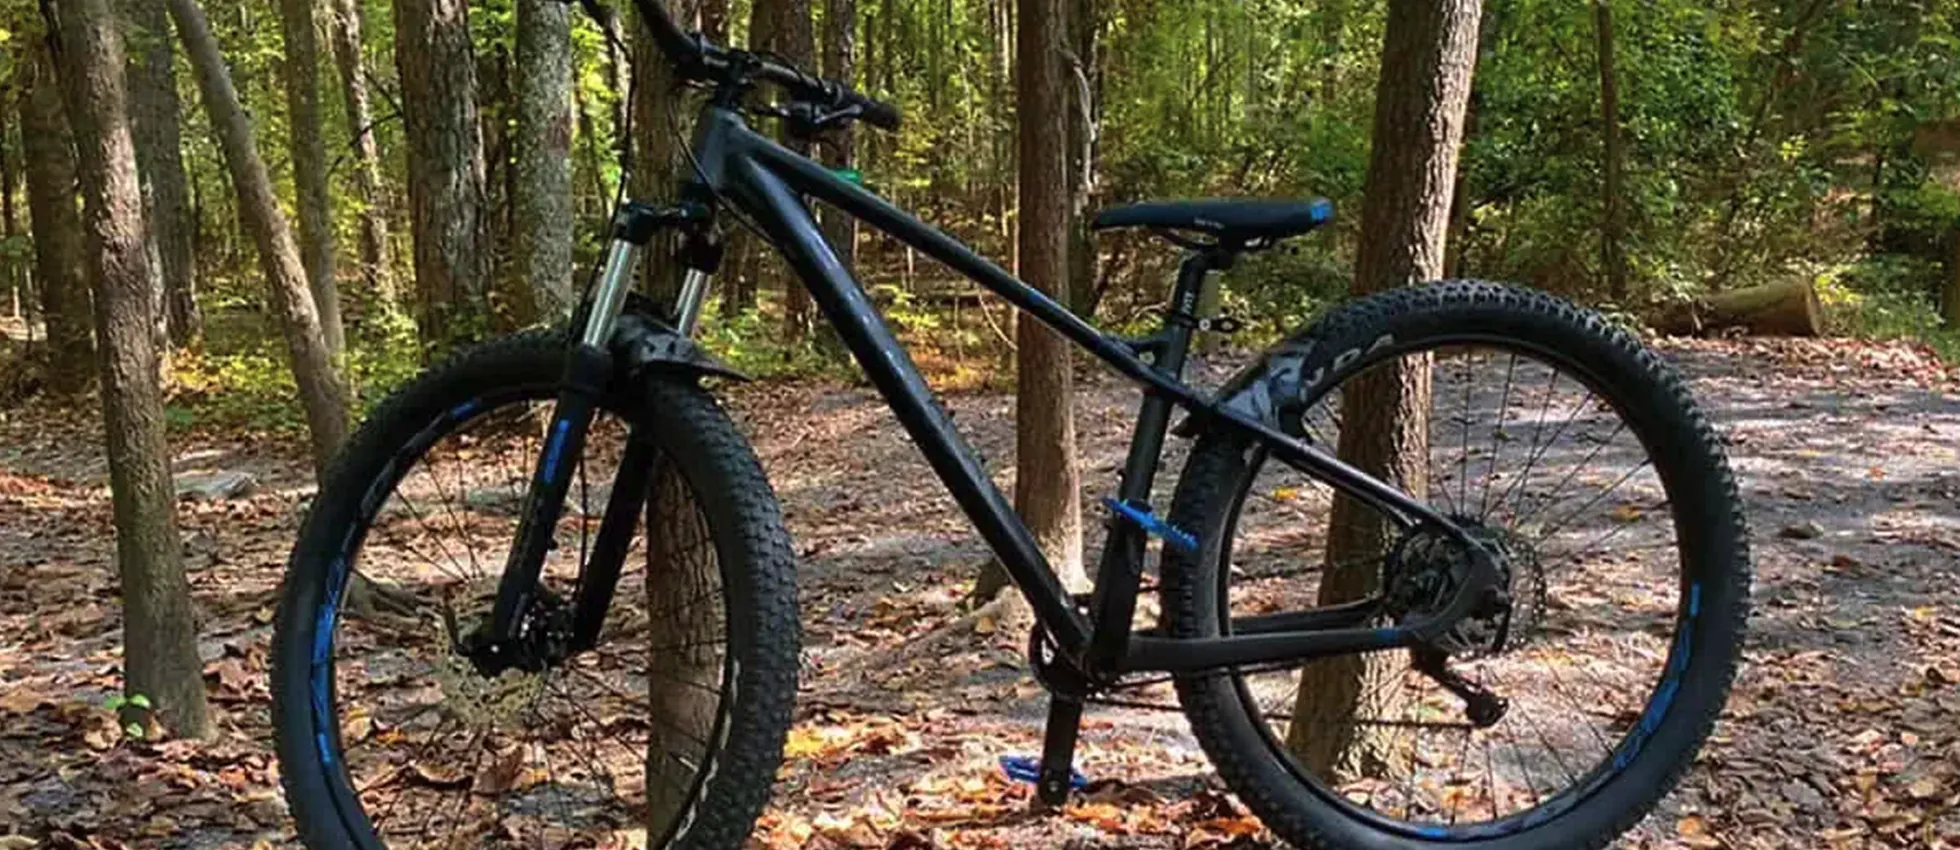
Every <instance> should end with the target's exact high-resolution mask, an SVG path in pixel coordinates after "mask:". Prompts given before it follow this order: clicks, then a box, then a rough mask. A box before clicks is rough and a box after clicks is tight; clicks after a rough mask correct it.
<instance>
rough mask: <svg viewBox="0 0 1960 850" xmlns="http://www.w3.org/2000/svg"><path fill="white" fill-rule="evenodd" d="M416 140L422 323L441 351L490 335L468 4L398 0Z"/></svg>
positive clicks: (411, 142) (398, 40)
mask: <svg viewBox="0 0 1960 850" xmlns="http://www.w3.org/2000/svg"><path fill="white" fill-rule="evenodd" d="M395 65H396V68H397V70H398V71H399V72H400V74H401V81H402V82H401V86H402V110H403V111H404V113H406V114H405V115H404V117H405V118H406V119H407V128H406V131H407V134H408V201H409V210H410V219H409V229H410V231H411V232H412V233H413V234H414V237H415V287H416V321H417V323H418V324H419V325H421V332H422V338H423V339H425V340H430V341H432V342H435V343H437V344H441V343H447V342H453V341H457V340H460V339H465V338H469V337H472V336H475V335H477V334H479V333H481V332H482V330H483V321H482V320H483V315H482V306H483V296H484V286H485V284H486V283H487V281H488V274H487V269H488V267H487V262H488V260H489V256H488V254H487V253H486V252H485V251H484V250H483V246H482V238H483V191H484V189H483V139H482V136H481V132H480V129H479V127H478V126H477V116H476V64H475V60H474V59H472V58H471V54H470V29H469V17H468V9H467V6H466V4H465V3H464V0H395Z"/></svg>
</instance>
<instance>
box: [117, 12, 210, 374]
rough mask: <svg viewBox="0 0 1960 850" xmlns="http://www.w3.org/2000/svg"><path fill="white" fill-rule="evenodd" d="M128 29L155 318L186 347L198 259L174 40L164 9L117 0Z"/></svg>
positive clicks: (196, 317) (194, 321)
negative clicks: (156, 297) (156, 298)
mask: <svg viewBox="0 0 1960 850" xmlns="http://www.w3.org/2000/svg"><path fill="white" fill-rule="evenodd" d="M121 7H122V12H123V14H124V15H125V16H127V17H128V19H129V22H130V24H131V26H130V30H129V31H130V42H129V45H128V47H129V52H130V59H131V60H132V61H131V63H130V66H129V106H130V119H131V125H130V129H131V130H132V131H133V132H134V133H135V138H136V170H137V174H138V176H139V177H140V178H141V179H142V181H143V199H144V206H145V209H146V213H147V216H148V221H149V223H150V228H149V234H150V235H149V238H150V241H151V243H152V245H153V246H154V248H155V253H154V254H153V260H154V261H155V267H154V268H152V269H151V270H150V272H151V277H152V278H153V279H154V280H155V281H156V284H157V287H156V288H157V290H158V292H159V294H160V295H161V298H162V303H161V307H162V310H161V318H162V322H163V326H164V328H165V333H166V337H167V339H168V340H169V343H170V345H172V346H174V347H179V348H181V347H184V346H187V345H190V344H191V343H192V342H194V341H196V340H197V338H198V337H199V335H201V334H202V333H203V317H202V315H200V314H199V312H198V309H197V257H196V254H195V253H194V248H193V246H192V244H191V202H190V179H189V177H188V176H187V175H186V174H185V172H184V155H183V146H184V141H183V130H182V123H183V105H182V103H181V102H180V101H179V100H178V97H177V73H176V70H175V68H174V64H175V61H176V49H175V47H174V44H175V42H173V41H172V39H171V33H170V20H169V17H168V13H167V12H165V11H164V8H163V7H162V6H161V5H159V4H157V3H154V2H143V1H142V0H122V2H121Z"/></svg>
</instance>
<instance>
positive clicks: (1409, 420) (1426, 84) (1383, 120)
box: [1287, 0, 1480, 776]
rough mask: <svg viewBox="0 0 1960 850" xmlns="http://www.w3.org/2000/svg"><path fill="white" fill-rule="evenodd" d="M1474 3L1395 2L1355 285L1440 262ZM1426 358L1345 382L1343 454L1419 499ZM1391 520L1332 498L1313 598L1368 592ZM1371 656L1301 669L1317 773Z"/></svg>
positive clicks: (1473, 45) (1365, 288)
mask: <svg viewBox="0 0 1960 850" xmlns="http://www.w3.org/2000/svg"><path fill="white" fill-rule="evenodd" d="M1479 7H1480V2H1479V0H1390V2H1389V4H1388V20H1387V23H1386V25H1385V34H1384V36H1383V42H1382V56H1381V79H1380V82H1379V84H1378V85H1377V87H1376V92H1377V93H1376V97H1375V121H1374V146H1373V150H1372V152H1371V153H1370V155H1369V160H1368V177H1367V192H1366V195H1365V200H1364V201H1363V202H1362V208H1361V233H1362V237H1361V244H1360V246H1359V248H1358V249H1357V252H1356V257H1355V270H1354V282H1353V285H1352V287H1351V291H1352V293H1353V294H1355V295H1364V294H1367V293H1371V292H1378V291H1381V290H1384V289H1389V288H1392V287H1397V286H1405V285H1408V284H1411V283H1416V282H1420V281H1423V280H1429V279H1433V278H1436V277H1438V276H1439V275H1441V273H1442V271H1443V257H1444V249H1445V247H1446V246H1445V242H1446V236H1445V235H1446V233H1447V230H1448V226H1449V215H1450V195H1451V189H1452V186H1453V185H1454V183H1455V176H1456V161H1457V148H1458V146H1459V144H1460V143H1461V141H1462V138H1463V113H1464V108H1465V106H1466V105H1467V104H1468V102H1469V97H1470V79H1471V75H1472V72H1473V71H1474V69H1475V67H1476V55H1477V54H1476V50H1477V24H1478V12H1479ZM1429 383H1430V378H1429V364H1428V363H1426V362H1418V359H1417V358H1404V359H1402V360H1398V361H1391V362H1389V363H1385V364H1383V365H1382V366H1381V367H1378V368H1375V369H1371V370H1369V371H1368V372H1367V373H1364V374H1363V375H1361V376H1359V377H1357V378H1356V379H1355V381H1354V382H1353V383H1352V384H1351V385H1349V387H1348V388H1347V389H1345V390H1344V391H1343V392H1342V404H1341V416H1342V426H1341V435H1340V441H1339V443H1340V445H1339V450H1340V456H1341V457H1342V458H1343V459H1345V460H1346V461H1347V462H1348V463H1351V464H1353V465H1355V466H1357V467H1359V468H1361V469H1364V470H1366V471H1368V472H1369V473H1371V474H1373V475H1375V476H1377V477H1380V478H1382V479H1384V480H1387V481H1390V482H1394V483H1395V484H1396V485H1397V486H1399V487H1401V488H1403V489H1404V490H1405V491H1406V492H1408V493H1410V494H1413V495H1415V496H1417V497H1418V498H1420V497H1422V496H1423V495H1425V494H1426V493H1427V491H1428V468H1429V446H1428V435H1429V423H1428V411H1429V391H1430V388H1429ZM1393 533H1394V532H1393V529H1392V527H1391V526H1389V524H1388V523H1386V522H1385V521H1384V520H1383V519H1382V517H1381V515H1380V514H1379V513H1376V512H1375V511H1374V509H1372V508H1369V507H1366V506H1365V505H1362V504H1360V503H1358V502H1356V501H1354V500H1353V499H1351V498H1348V497H1347V496H1345V495H1339V496H1337V497H1336V498H1335V499H1334V507H1333V514H1332V516H1331V517H1330V520H1329V534H1328V543H1327V561H1326V563H1328V564H1329V565H1331V566H1329V568H1328V569H1327V571H1326V573H1325V574H1324V575H1323V576H1322V578H1321V583H1320V591H1319V597H1320V604H1322V605H1332V604H1337V603H1341V602H1347V601H1351V600H1355V599H1359V598H1362V597H1364V596H1366V595H1368V594H1369V593H1372V592H1374V590H1375V585H1376V584H1377V583H1378V581H1379V576H1378V575H1377V573H1376V570H1375V567H1376V565H1377V564H1379V563H1380V562H1379V558H1380V556H1381V555H1382V554H1383V553H1384V552H1386V551H1387V547H1388V545H1389V543H1390V540H1391V538H1392V536H1393ZM1370 663H1378V662H1370V660H1369V659H1368V658H1366V657H1363V656H1342V657H1339V658H1332V659H1327V660H1324V661H1319V662H1316V663H1314V664H1312V665H1309V666H1308V667H1307V668H1306V669H1305V670H1302V671H1301V677H1302V678H1301V684H1300V691H1299V693H1300V699H1299V702H1298V703H1297V704H1296V705H1295V707H1294V710H1293V716H1294V717H1295V718H1299V719H1300V720H1301V721H1302V722H1296V723H1294V724H1293V725H1292V728H1291V730H1290V731H1289V733H1288V742H1287V743H1288V746H1289V747H1291V748H1292V750H1293V751H1294V752H1295V753H1296V754H1298V755H1299V756H1300V757H1301V758H1302V760H1303V761H1304V763H1305V764H1307V765H1308V766H1309V767H1311V768H1312V769H1314V770H1315V771H1316V772H1318V773H1320V774H1321V775H1323V776H1326V775H1332V774H1331V773H1330V771H1332V770H1333V769H1334V767H1335V766H1337V765H1339V764H1341V763H1342V761H1343V759H1345V758H1347V757H1349V756H1350V755H1352V754H1351V753H1350V747H1351V745H1352V744H1354V743H1355V741H1356V740H1357V737H1358V736H1357V734H1356V730H1355V729H1354V727H1353V725H1352V724H1347V725H1346V726H1337V725H1330V724H1327V723H1325V722H1324V721H1326V720H1327V719H1330V718H1351V717H1352V716H1353V713H1354V710H1355V707H1356V705H1357V703H1358V702H1359V700H1360V696H1361V692H1362V685H1363V682H1364V681H1365V679H1366V677H1367V675H1368V670H1369V664H1370Z"/></svg>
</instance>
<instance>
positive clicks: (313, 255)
mask: <svg viewBox="0 0 1960 850" xmlns="http://www.w3.org/2000/svg"><path fill="white" fill-rule="evenodd" d="M279 24H280V30H281V31H282V32H283V34H284V37H285V45H286V62H285V75H284V76H285V79H286V141H287V145H288V151H289V152H290V154H291V155H292V158H293V186H294V188H295V189H296V190H297V201H298V203H297V204H296V206H297V207H298V208H299V242H300V255H301V257H302V258H303V259H304V262H305V265H306V282H307V285H308V288H309V289H310V290H311V291H312V293H313V307H314V310H315V312H316V313H318V315H319V317H320V335H321V337H322V338H323V339H325V340H326V342H327V351H328V352H329V353H331V354H335V355H338V354H339V353H340V352H341V350H342V349H343V348H345V347H346V345H347V339H346V331H345V330H344V329H343V328H342V326H341V322H340V284H339V281H338V280H336V279H335V277H334V248H333V207H332V203H331V200H330V199H329V198H328V196H327V143H326V140H325V139H324V138H323V136H324V133H323V130H324V129H325V127H324V125H323V124H322V123H321V121H320V46H319V39H318V37H317V36H316V35H315V34H314V32H315V31H314V28H313V0H279Z"/></svg>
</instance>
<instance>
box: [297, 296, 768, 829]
mask: <svg viewBox="0 0 1960 850" xmlns="http://www.w3.org/2000/svg"><path fill="white" fill-rule="evenodd" d="M564 352H565V344H564V338H563V337H562V335H560V334H555V333H543V332H539V333H530V334H524V335H520V336H517V337H513V338H510V339H506V340H501V341H497V342H493V343H490V344H487V345H485V346H482V347H480V348H477V349H474V350H472V351H470V352H468V353H465V354H463V355H461V356H460V357H458V358H457V359H456V360H454V361H452V362H450V363H449V364H447V365H445V366H442V367H439V368H437V369H435V370H433V371H431V372H430V373H428V374H426V375H424V376H423V377H421V378H420V379H418V380H416V381H415V382H414V383H413V384H411V385H410V386H408V387H407V388H406V389H404V390H402V391H401V392H399V393H397V394H396V395H395V396H394V397H392V398H390V399H389V400H388V401H387V402H386V403H384V404H383V405H382V406H381V407H380V408H379V409H378V410H376V412H375V413H374V415H373V416H372V417H371V418H370V419H369V421H368V422H367V423H366V424H365V425H364V426H363V427H362V429H361V431H360V433H359V434H358V435H357V436H356V437H355V438H354V439H353V441H352V442H351V443H350V445H349V446H348V448H347V450H346V451H345V452H344V453H343V455H342V457H341V459H340V461H339V464H338V467H337V469H336V470H335V472H334V474H333V475H331V476H330V478H329V481H328V483H327V485H326V486H325V487H324V488H323V489H322V490H321V491H320V493H319V496H318V498H317V499H316V500H315V502H314V505H313V507H312V510H311V511H310V513H309V516H308V519H307V522H306V525H305V527H304V529H303V530H302V533H301V537H300V540H299V544H298V545H297V547H296V548H295V549H294V551H293V555H292V559H291V562H290V564H289V566H288V572H287V577H286V582H285V585H284V589H283V594H284V596H283V600H282V602H281V606H280V609H279V615H278V624H277V633H276V635H275V639H274V644H273V646H274V649H273V652H274V657H273V698H274V703H273V705H274V723H275V726H276V730H277V735H278V752H279V761H280V773H281V777H282V780H283V783H284V785H285V789H286V795H287V800H288V802H289V803H290V805H291V808H292V810H293V814H294V817H295V818H296V819H297V820H298V825H299V831H300V836H301V838H302V839H303V840H304V841H305V842H306V844H307V846H308V847H311V848H315V850H320V848H366V849H367V850H374V848H382V847H387V848H395V850H403V848H424V847H426V848H443V850H450V848H455V847H461V846H469V847H524V848H538V847H621V848H624V847H681V848H715V850H734V848H736V847H739V846H740V845H741V843H742V841H743V839H744V838H745V837H746V836H747V834H748V832H749V830H750V829H751V827H752V825H753V824H754V822H755V819H756V818H757V817H758V816H759V815H760V813H761V810H762V807H763V805H764V804H765V802H766V801H767V799H768V794H769V788H770V786H771V784H772V782H773V781H774V777H775V771H776V768H777V766H778V764H779V762H780V758H781V751H782V742H783V737H784V735H785V734H786V731H787V729H788V725H789V721H790V711H791V703H792V701H793V699H794V697H795V693H796V664H797V651H798V643H797V642H798V629H797V616H796V613H797V612H796V587H795V580H794V573H793V563H792V559H791V552H790V545H789V539H788V533H787V532H786V531H785V530H784V528H783V524H782V519H781V516H780V512H779V510H778V508H777V505H776V501H775V497H774V495H773V493H772V492H771V490H770V487H769V484H768V482H767V481H766V480H765V479H764V478H763V475H762V471H761V468H760V466H759V464H757V462H756V459H755V457H754V456H753V454H752V452H751V451H750V449H749V448H748V445H747V443H746V442H745V441H744V440H743V439H742V437H741V435H740V434H739V433H738V432H737V431H736V430H735V428H734V425H733V424H732V423H731V422H730V421H729V420H728V418H727V416H726V415H725V414H724V413H723V412H722V411H721V409H720V407H719V406H717V405H716V404H715V402H714V400H713V399H712V398H710V397H709V396H708V395H707V394H706V393H705V392H703V391H702V390H701V389H699V388H698V387H696V386H694V385H693V384H692V383H691V382H689V381H685V380H680V379H673V378H665V377H655V378H651V379H649V380H646V381H643V382H639V383H638V385H636V386H633V387H630V388H618V389H616V390H615V391H614V392H612V393H610V394H608V395H607V396H606V397H605V398H604V399H603V400H602V405H601V412H600V414H599V415H598V416H597V417H596V418H595V420H594V422H593V425H592V429H591V432H590V435H589V437H588V438H587V441H586V446H585V450H584V454H583V455H582V456H581V457H579V458H576V459H570V458H568V459H566V462H575V463H576V464H577V467H576V468H575V469H574V477H573V479H572V484H571V488H570V492H569V493H568V495H567V498H566V505H565V509H564V511H563V514H562V518H561V520H560V521H559V523H558V525H557V527H556V529H555V531H554V544H553V546H552V548H551V550H550V552H549V553H548V555H547V556H546V560H545V563H544V565H543V573H542V578H541V584H542V588H541V589H540V592H539V594H538V596H537V598H538V601H537V602H535V603H533V604H532V606H531V609H530V610H529V611H528V612H527V614H526V618H525V620H524V623H523V625H522V626H521V629H520V635H519V638H518V640H517V642H516V644H514V646H517V648H518V649H521V650H522V654H523V657H525V658H527V659H530V660H528V661H525V662H522V663H518V664H515V665H513V666H511V667H509V668H507V669H501V670H498V669H494V667H485V666H484V665H480V664H477V663H475V661H476V659H475V658H474V657H473V656H472V655H470V653H469V651H468V650H467V649H465V647H467V646H469V645H470V641H469V640H468V636H469V635H470V633H471V632H472V631H473V630H474V629H476V628H477V627H479V626H480V625H481V624H482V623H483V622H485V621H486V620H487V619H488V617H489V613H490V610H491V607H492V605H493V604H494V602H495V599H496V594H497V584H498V580H499V579H500V578H501V575H502V572H503V567H504V562H505V558H506V556H507V555H508V553H509V551H510V548H511V543H512V540H513V539H514V538H515V536H516V530H517V524H518V517H519V514H520V511H521V508H522V506H523V503H524V499H525V496H526V493H527V491H528V488H529V482H530V479H531V475H532V469H533V464H534V463H535V462H536V459H537V457H538V450H539V446H540V445H541V444H542V439H541V437H542V430H543V429H544V428H545V426H546V425H547V423H549V421H550V416H551V411H552V408H553V404H554V401H555V397H556V392H557V384H558V380H559V376H560V375H561V374H562V373H563V368H564ZM629 435H630V437H631V438H632V439H634V440H643V441H648V442H650V443H651V444H652V447H653V451H652V452H651V454H650V456H651V458H652V474H651V481H650V483H649V484H647V485H646V490H645V492H644V494H643V496H644V509H643V511H634V512H633V513H632V514H631V515H630V522H631V523H632V525H633V530H632V540H631V542H630V544H628V546H627V547H626V548H627V554H626V556H625V560H624V563H623V565H622V569H621V571H620V572H621V575H620V577H619V579H618V581H617V584H616V585H615V593H614V595H613V597H612V600H613V602H612V605H611V612H610V614H609V615H608V616H607V618H606V620H605V624H604V630H603V631H602V632H601V633H600V634H599V638H598V645H597V646H595V647H592V648H590V649H587V650H582V651H574V650H571V649H567V647H575V642H574V641H573V640H572V639H571V637H570V635H571V634H572V633H573V632H574V628H573V626H572V623H574V622H575V615H574V608H573V606H574V601H575V600H577V599H579V598H580V591H581V590H582V588H581V587H580V583H581V581H584V580H585V578H584V577H585V573H586V571H585V569H584V567H585V565H586V564H587V562H588V558H589V556H590V555H591V553H592V551H593V547H594V541H595V539H596V538H597V536H598V530H599V528H600V526H601V521H602V519H603V518H604V515H605V513H606V508H607V505H608V502H609V500H610V498H611V496H612V494H611V492H610V490H611V487H612V485H613V482H614V475H615V471H616V470H618V469H619V468H620V466H621V460H620V459H621V457H622V455H623V454H624V453H625V451H626V448H625V447H626V445H627V443H628V439H629ZM642 445H644V444H642ZM642 517H643V518H644V521H641V519H642Z"/></svg>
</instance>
